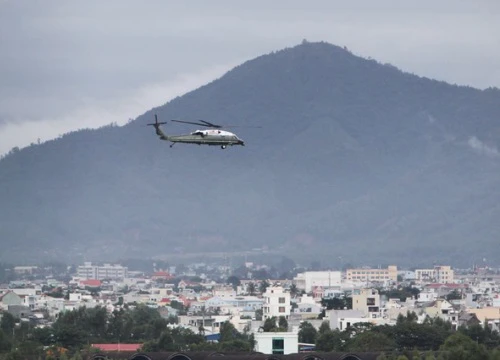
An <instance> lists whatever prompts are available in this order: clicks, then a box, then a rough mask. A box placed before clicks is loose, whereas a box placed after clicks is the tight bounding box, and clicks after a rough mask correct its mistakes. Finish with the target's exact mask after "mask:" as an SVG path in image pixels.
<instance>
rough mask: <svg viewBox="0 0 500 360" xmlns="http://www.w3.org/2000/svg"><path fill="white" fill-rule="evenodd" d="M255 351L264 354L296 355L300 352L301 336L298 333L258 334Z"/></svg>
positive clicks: (256, 334) (256, 335)
mask: <svg viewBox="0 0 500 360" xmlns="http://www.w3.org/2000/svg"><path fill="white" fill-rule="evenodd" d="M254 336H255V351H256V352H260V353H263V354H278V355H287V354H296V353H298V352H299V334H298V333H296V332H257V333H255V334H254Z"/></svg>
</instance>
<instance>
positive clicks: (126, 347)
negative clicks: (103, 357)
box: [92, 344, 142, 352]
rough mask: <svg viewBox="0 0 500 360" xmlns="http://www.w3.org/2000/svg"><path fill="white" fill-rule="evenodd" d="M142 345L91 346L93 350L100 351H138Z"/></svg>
mask: <svg viewBox="0 0 500 360" xmlns="http://www.w3.org/2000/svg"><path fill="white" fill-rule="evenodd" d="M141 346H142V344H92V347H93V348H96V349H99V350H101V351H130V352H133V351H138V350H139V349H140V348H141Z"/></svg>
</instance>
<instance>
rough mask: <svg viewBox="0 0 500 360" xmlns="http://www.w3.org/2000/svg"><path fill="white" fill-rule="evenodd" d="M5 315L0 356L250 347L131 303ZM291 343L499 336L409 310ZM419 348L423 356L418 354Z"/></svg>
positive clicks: (390, 354) (456, 350)
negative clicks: (20, 317)
mask: <svg viewBox="0 0 500 360" xmlns="http://www.w3.org/2000/svg"><path fill="white" fill-rule="evenodd" d="M16 322H17V321H16V319H15V318H14V317H13V316H12V315H10V314H9V313H5V314H4V316H3V317H2V320H1V323H0V358H1V359H6V360H10V359H13V360H14V359H21V358H24V357H29V356H48V355H51V354H52V355H54V356H55V355H57V356H59V355H60V354H62V353H64V354H65V356H66V357H75V358H79V357H80V356H81V354H82V352H86V353H88V352H89V351H95V350H92V349H91V347H90V345H91V344H92V343H106V342H107V343H118V342H120V343H142V344H143V346H142V350H143V351H152V352H154V351H204V350H211V351H243V352H250V351H252V350H253V348H254V344H255V343H254V339H253V335H251V334H249V333H247V332H246V331H245V332H244V333H240V332H238V331H237V330H236V329H235V328H234V326H233V325H232V324H230V323H225V324H223V325H222V327H221V331H220V339H219V341H218V342H210V341H207V340H205V337H204V335H205V334H204V331H203V329H202V328H200V329H199V331H198V332H197V333H195V332H193V331H191V330H188V329H184V328H181V327H169V326H167V325H168V324H169V323H173V322H175V319H174V318H169V319H164V318H162V317H161V316H160V315H159V313H158V311H157V310H154V309H151V308H149V307H147V306H143V305H139V306H137V307H134V308H131V309H125V310H120V311H115V312H113V313H111V314H109V313H107V312H106V310H105V308H102V307H97V308H88V309H87V308H80V309H77V310H73V311H70V312H65V313H62V314H61V315H60V316H59V318H58V319H57V321H56V322H55V323H54V324H53V326H51V327H45V328H33V327H31V326H30V324H29V323H18V322H17V325H16ZM287 325H288V324H287V322H286V320H285V318H280V319H268V320H267V321H266V322H265V323H264V324H263V331H268V332H274V331H282V330H284V329H286V327H287ZM299 341H300V342H304V343H313V344H316V350H317V351H319V352H330V351H336V352H380V353H381V354H382V355H381V357H380V358H381V359H384V358H385V359H396V358H397V359H400V358H399V356H407V357H408V358H412V356H413V358H415V357H414V356H415V354H420V355H419V357H418V359H422V358H423V357H424V356H425V359H426V360H429V359H449V360H457V359H458V360H460V359H491V360H498V359H500V335H499V334H498V332H495V331H492V330H491V329H490V328H489V327H482V326H471V327H469V328H460V329H459V330H458V331H453V330H452V329H451V324H450V323H447V322H444V321H442V320H441V319H439V318H437V319H434V320H431V319H427V320H426V321H425V322H424V323H423V324H418V323H417V322H416V316H415V315H414V314H413V313H409V314H408V315H407V316H402V315H401V316H400V317H399V318H398V320H397V323H396V325H394V326H387V325H383V326H374V325H372V324H370V323H361V324H356V325H354V326H351V327H349V328H348V329H346V330H344V331H339V330H332V329H330V326H329V325H328V323H327V322H324V323H323V324H322V325H321V327H320V329H319V330H318V331H317V330H316V329H315V328H314V327H313V326H312V325H311V324H310V323H308V322H303V323H302V324H301V326H300V331H299ZM422 354H424V355H422Z"/></svg>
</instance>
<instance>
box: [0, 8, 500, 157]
mask: <svg viewBox="0 0 500 360" xmlns="http://www.w3.org/2000/svg"><path fill="white" fill-rule="evenodd" d="M303 39H307V40H308V41H327V42H330V43H332V44H335V45H340V46H347V47H348V48H349V49H350V50H351V51H352V52H353V53H355V54H357V55H360V56H363V57H372V58H374V59H376V60H378V61H381V62H389V63H392V64H393V65H395V66H397V67H399V68H400V69H403V70H405V71H409V72H413V73H415V74H418V75H422V76H427V77H431V78H436V79H439V80H445V81H447V82H450V83H456V84H467V85H471V86H474V87H478V88H487V87H490V86H495V87H500V66H499V64H500V1H498V0H474V1H471V0H440V1H435V0H428V1H427V0H419V1H401V0H377V1H373V0H359V1H335V0H317V1H314V0H310V1H295V0H275V1H268V0H257V1H256V0H253V1H236V0H220V1H217V0H212V1H206V0H192V1H167V0H157V1H148V0H144V1H143V0H136V1H132V0H111V1H103V0H80V1H67V0H39V1H37V0H31V1H27V0H26V1H23V0H0V154H2V153H5V152H7V151H8V150H10V149H11V148H12V147H14V146H19V147H23V146H26V145H28V144H29V143H30V142H36V141H37V139H38V138H40V139H41V141H45V140H48V139H52V138H54V137H57V136H58V135H61V134H63V133H66V132H68V131H71V130H76V129H80V128H86V127H98V126H101V125H105V124H109V123H111V122H116V123H118V124H124V123H125V122H127V121H128V119H129V118H135V117H137V116H138V115H140V114H142V113H144V112H145V111H147V110H149V109H151V108H152V107H154V106H158V105H161V104H164V103H165V102H167V101H168V100H170V99H171V98H173V97H175V96H178V95H182V94H183V93H185V92H187V91H189V90H192V89H194V88H196V87H198V86H200V85H203V84H205V83H207V82H209V81H211V80H213V79H215V78H217V77H220V76H221V75H222V74H224V72H226V71H227V70H229V69H231V68H232V67H234V66H235V65H238V64H240V63H242V62H244V61H246V60H248V59H251V58H254V57H256V56H259V55H262V54H265V53H269V52H271V51H274V50H279V49H282V48H284V47H291V46H294V45H297V44H299V43H300V42H301V41H302V40H303Z"/></svg>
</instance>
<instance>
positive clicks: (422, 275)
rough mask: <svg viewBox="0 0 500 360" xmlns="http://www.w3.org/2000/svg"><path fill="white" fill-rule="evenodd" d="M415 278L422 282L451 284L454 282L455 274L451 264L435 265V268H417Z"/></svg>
mask: <svg viewBox="0 0 500 360" xmlns="http://www.w3.org/2000/svg"><path fill="white" fill-rule="evenodd" d="M415 279H416V280H417V281H420V282H435V283H440V284H450V283H453V282H454V274H453V270H452V269H451V267H450V266H434V268H433V269H417V270H415Z"/></svg>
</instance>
